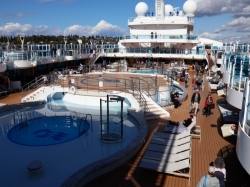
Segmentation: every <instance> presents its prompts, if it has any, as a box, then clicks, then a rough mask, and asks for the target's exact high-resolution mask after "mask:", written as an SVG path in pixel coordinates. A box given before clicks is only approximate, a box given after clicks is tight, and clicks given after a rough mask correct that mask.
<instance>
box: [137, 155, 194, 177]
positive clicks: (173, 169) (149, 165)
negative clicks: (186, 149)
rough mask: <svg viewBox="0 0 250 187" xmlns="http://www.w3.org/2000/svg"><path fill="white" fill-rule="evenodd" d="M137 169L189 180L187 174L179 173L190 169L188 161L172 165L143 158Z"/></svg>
mask: <svg viewBox="0 0 250 187" xmlns="http://www.w3.org/2000/svg"><path fill="white" fill-rule="evenodd" d="M139 167H141V168H146V169H151V170H154V171H158V172H163V173H168V174H172V175H177V176H182V177H187V178H190V174H189V173H188V174H187V173H183V172H182V171H181V170H184V169H189V168H190V163H189V159H185V160H181V161H179V162H174V163H168V162H164V161H157V160H151V159H144V158H143V159H142V160H141V163H140V165H139Z"/></svg>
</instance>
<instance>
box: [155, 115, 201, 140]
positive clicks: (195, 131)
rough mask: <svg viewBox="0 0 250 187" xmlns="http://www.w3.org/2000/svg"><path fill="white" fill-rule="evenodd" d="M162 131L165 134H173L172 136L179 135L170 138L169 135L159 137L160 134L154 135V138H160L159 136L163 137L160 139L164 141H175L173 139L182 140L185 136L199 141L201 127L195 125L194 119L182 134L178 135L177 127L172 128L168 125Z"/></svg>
mask: <svg viewBox="0 0 250 187" xmlns="http://www.w3.org/2000/svg"><path fill="white" fill-rule="evenodd" d="M170 126H172V127H170ZM170 130H171V131H170ZM164 131H165V132H166V133H174V134H175V133H179V134H175V135H172V136H171V135H161V134H157V133H156V137H157V136H158V138H160V137H161V136H163V137H162V138H165V139H175V138H177V139H182V138H184V137H187V136H192V137H199V139H200V141H201V127H200V126H198V125H196V117H194V120H193V122H192V123H191V124H190V125H189V126H188V127H186V130H185V131H183V132H182V133H180V132H181V131H178V126H173V125H169V124H167V125H166V128H165V130H164Z"/></svg>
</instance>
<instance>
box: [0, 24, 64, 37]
mask: <svg viewBox="0 0 250 187" xmlns="http://www.w3.org/2000/svg"><path fill="white" fill-rule="evenodd" d="M20 34H23V35H60V34H62V31H61V30H60V29H59V28H56V27H48V26H45V25H41V26H32V25H30V24H24V25H21V24H19V23H7V24H6V25H4V26H2V27H0V35H14V36H16V35H20Z"/></svg>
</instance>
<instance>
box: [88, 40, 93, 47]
mask: <svg viewBox="0 0 250 187" xmlns="http://www.w3.org/2000/svg"><path fill="white" fill-rule="evenodd" d="M89 41H90V49H92V47H93V46H92V43H93V40H92V39H91V40H89Z"/></svg>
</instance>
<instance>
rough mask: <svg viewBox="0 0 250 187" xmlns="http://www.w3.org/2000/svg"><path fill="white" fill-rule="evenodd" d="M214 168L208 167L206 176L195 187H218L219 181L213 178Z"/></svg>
mask: <svg viewBox="0 0 250 187" xmlns="http://www.w3.org/2000/svg"><path fill="white" fill-rule="evenodd" d="M214 173H215V167H214V166H209V168H208V175H204V176H203V177H202V178H201V179H200V181H199V182H198V184H197V186H196V187H203V186H205V187H220V183H219V180H218V179H217V178H216V177H215V176H214Z"/></svg>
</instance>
